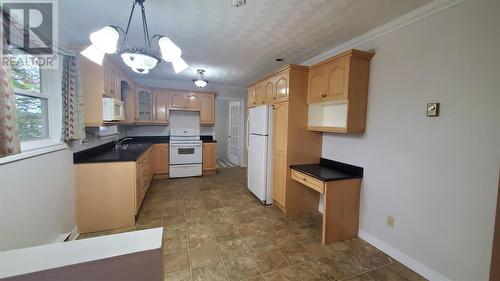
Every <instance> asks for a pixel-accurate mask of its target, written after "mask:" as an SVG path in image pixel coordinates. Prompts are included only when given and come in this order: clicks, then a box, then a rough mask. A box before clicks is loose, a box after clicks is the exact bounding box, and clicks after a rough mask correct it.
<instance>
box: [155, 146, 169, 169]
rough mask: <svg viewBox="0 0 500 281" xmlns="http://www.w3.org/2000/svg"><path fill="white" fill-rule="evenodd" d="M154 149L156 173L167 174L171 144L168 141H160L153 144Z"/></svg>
mask: <svg viewBox="0 0 500 281" xmlns="http://www.w3.org/2000/svg"><path fill="white" fill-rule="evenodd" d="M153 151H154V174H155V175H166V174H168V170H169V146H168V143H159V144H155V145H154V146H153Z"/></svg>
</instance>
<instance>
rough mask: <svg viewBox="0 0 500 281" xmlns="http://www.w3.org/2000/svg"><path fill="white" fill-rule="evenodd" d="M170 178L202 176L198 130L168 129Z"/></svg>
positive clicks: (200, 145)
mask: <svg viewBox="0 0 500 281" xmlns="http://www.w3.org/2000/svg"><path fill="white" fill-rule="evenodd" d="M169 146H170V151H169V152H170V153H169V154H170V167H169V177H170V178H184V177H195V176H201V175H202V160H203V155H202V141H201V140H200V130H198V129H188V128H184V129H182V128H176V129H170V142H169Z"/></svg>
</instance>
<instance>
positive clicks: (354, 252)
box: [79, 168, 425, 281]
mask: <svg viewBox="0 0 500 281" xmlns="http://www.w3.org/2000/svg"><path fill="white" fill-rule="evenodd" d="M161 225H163V226H164V227H165V230H164V243H165V244H164V245H165V246H164V250H165V259H164V262H165V280H172V281H181V280H186V281H188V280H193V281H212V280H213V281H218V280H252V281H260V280H276V281H278V280H287V281H288V280H289V281H292V280H303V281H313V280H318V281H320V280H349V281H378V280H391V281H392V280H411V281H417V280H425V279H424V278H423V277H421V276H420V275H418V274H416V273H415V272H413V271H411V270H410V269H408V268H407V267H405V266H403V265H401V264H400V263H398V262H397V261H395V260H393V259H392V258H391V257H389V256H387V255H385V254H384V253H382V252H381V251H379V250H377V249H376V248H375V247H373V246H371V245H369V244H368V243H366V242H364V241H363V240H361V239H352V240H349V241H344V242H339V243H333V244H330V245H328V246H324V245H322V244H321V243H320V238H321V214H319V213H317V214H312V215H309V216H303V217H298V218H288V219H287V218H285V217H284V216H283V215H282V213H281V211H280V210H279V209H277V208H276V207H274V206H268V207H266V206H263V205H261V204H260V203H258V202H257V201H256V200H255V199H254V197H253V196H252V195H251V194H250V193H249V192H248V191H247V189H246V188H245V170H244V169H240V168H233V169H221V170H219V171H218V174H217V175H215V176H208V177H201V178H189V179H175V180H157V181H154V182H153V183H152V185H151V188H150V190H149V192H148V194H147V196H146V199H145V201H144V203H143V206H142V209H141V212H140V214H139V218H138V222H137V226H135V227H133V228H129V229H119V230H114V231H107V232H101V233H91V234H85V235H81V237H79V239H84V238H87V237H95V236H99V235H106V234H111V233H119V232H124V231H132V230H136V229H144V228H150V227H157V226H161Z"/></svg>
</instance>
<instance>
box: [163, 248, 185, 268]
mask: <svg viewBox="0 0 500 281" xmlns="http://www.w3.org/2000/svg"><path fill="white" fill-rule="evenodd" d="M164 263H165V273H170V272H176V271H180V270H184V269H189V258H188V253H187V251H183V252H177V253H173V254H168V255H165V257H164Z"/></svg>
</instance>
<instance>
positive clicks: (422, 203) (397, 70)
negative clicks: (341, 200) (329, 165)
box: [323, 0, 500, 281]
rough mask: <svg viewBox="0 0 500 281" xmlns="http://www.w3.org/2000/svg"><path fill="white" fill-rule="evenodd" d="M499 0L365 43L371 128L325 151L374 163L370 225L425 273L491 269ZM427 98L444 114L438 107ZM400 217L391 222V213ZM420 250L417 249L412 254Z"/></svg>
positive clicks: (497, 159)
mask: <svg viewBox="0 0 500 281" xmlns="http://www.w3.org/2000/svg"><path fill="white" fill-rule="evenodd" d="M499 11H500V2H499V1H486V0H478V1H465V2H464V3H462V4H460V5H458V6H455V7H452V8H449V9H447V10H445V11H443V12H441V13H438V14H435V15H433V16H430V17H428V18H425V19H423V20H421V21H417V22H416V23H413V24H411V25H408V26H406V27H404V28H401V29H398V30H396V31H394V32H391V33H388V34H386V35H384V36H382V37H379V38H375V39H373V40H371V41H368V42H366V43H363V44H362V45H359V46H355V47H356V48H357V49H362V50H371V51H374V52H375V53H376V55H375V57H374V58H373V61H372V65H371V78H370V90H369V102H368V121H367V130H366V133H365V134H364V135H363V136H349V135H346V136H343V135H334V134H325V135H324V137H323V157H326V158H331V159H335V160H338V161H342V162H347V163H351V164H354V165H359V166H362V167H364V168H365V176H364V179H363V186H362V198H361V200H362V201H361V226H360V228H361V229H360V235H362V237H366V238H370V239H371V240H372V241H373V242H376V243H378V245H379V246H381V247H385V249H386V250H391V249H392V251H393V252H395V253H396V252H399V251H400V252H401V254H402V255H407V256H408V259H407V261H410V263H413V262H416V263H418V262H420V263H421V264H422V265H424V267H419V266H418V265H417V266H415V263H413V265H414V268H419V269H420V272H421V273H424V274H425V273H427V277H431V278H439V274H434V275H433V273H432V272H430V271H427V269H426V268H425V266H427V267H428V268H430V270H431V271H432V270H434V271H435V272H437V273H440V274H442V275H444V276H446V277H447V278H449V279H451V280H468V281H470V280H487V279H488V274H489V263H490V257H491V244H492V243H491V241H492V237H493V224H494V214H495V206H496V202H495V199H496V194H497V183H498V171H499V167H500V75H499V73H500V70H499V68H500V34H499V33H498V27H499V26H500V13H499ZM428 102H440V103H441V116H440V117H437V118H428V117H426V116H425V106H426V104H427V103H428ZM389 214H390V215H393V216H394V217H395V219H396V221H395V228H394V229H391V228H389V227H387V226H386V225H385V220H386V215H389ZM412 259H414V260H412Z"/></svg>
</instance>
